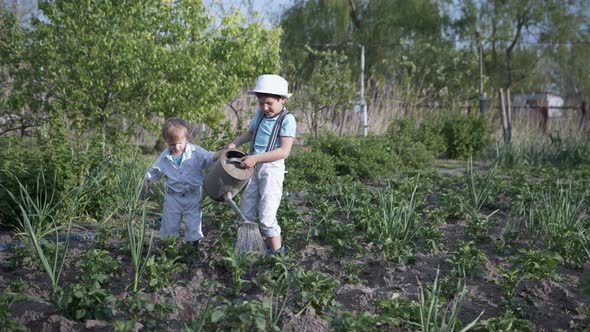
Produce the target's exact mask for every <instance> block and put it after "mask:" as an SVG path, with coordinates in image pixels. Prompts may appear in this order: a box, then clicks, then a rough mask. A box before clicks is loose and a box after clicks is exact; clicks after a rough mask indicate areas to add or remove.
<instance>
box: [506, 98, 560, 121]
mask: <svg viewBox="0 0 590 332" xmlns="http://www.w3.org/2000/svg"><path fill="white" fill-rule="evenodd" d="M541 108H546V109H547V112H548V114H547V116H548V117H550V118H557V117H561V116H563V109H562V108H563V98H561V97H560V96H557V95H554V94H551V93H548V92H541V93H537V92H532V93H514V94H512V112H513V113H519V112H525V111H529V110H540V109H541Z"/></svg>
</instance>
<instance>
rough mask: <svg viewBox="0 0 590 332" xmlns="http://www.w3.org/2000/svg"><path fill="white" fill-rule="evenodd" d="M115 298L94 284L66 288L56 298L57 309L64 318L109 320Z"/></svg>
mask: <svg viewBox="0 0 590 332" xmlns="http://www.w3.org/2000/svg"><path fill="white" fill-rule="evenodd" d="M114 301H115V296H113V295H112V294H111V293H110V292H108V291H106V290H104V289H102V288H100V287H99V286H97V285H96V284H73V285H69V286H66V287H65V288H64V289H63V291H62V292H60V294H59V295H58V298H57V301H56V302H57V307H58V308H59V310H60V311H61V312H63V313H64V314H65V315H66V316H68V317H70V318H72V319H77V320H86V319H98V320H110V319H111V318H112V317H113V315H114V314H115V309H114V308H113V303H114Z"/></svg>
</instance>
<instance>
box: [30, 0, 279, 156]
mask: <svg viewBox="0 0 590 332" xmlns="http://www.w3.org/2000/svg"><path fill="white" fill-rule="evenodd" d="M39 5H40V8H41V10H42V11H43V13H44V15H45V16H46V17H47V20H42V21H40V20H38V21H36V22H34V29H33V31H32V33H31V34H30V40H31V44H30V53H29V54H30V55H31V58H30V59H27V61H28V62H29V63H30V66H29V67H28V68H27V73H28V76H29V77H31V78H32V80H30V82H32V83H34V85H35V88H34V89H31V90H30V91H32V92H34V93H39V92H38V91H43V100H46V101H47V102H48V103H49V105H46V106H45V109H44V110H43V111H45V112H52V111H54V110H55V111H61V112H64V114H65V116H66V118H67V120H68V121H71V123H73V126H74V128H75V129H76V133H77V134H78V136H80V135H82V133H84V132H87V131H89V130H90V131H91V132H93V131H95V132H98V133H100V137H101V141H102V144H103V152H104V147H106V146H107V145H109V144H114V143H116V142H120V141H121V138H122V137H131V136H132V135H133V134H134V132H135V128H136V126H137V125H143V126H147V127H150V126H151V127H154V125H155V123H154V118H155V117H170V116H180V117H184V118H186V119H187V120H189V121H193V122H196V121H198V122H203V123H206V124H209V125H215V124H216V123H219V121H220V120H221V119H222V117H223V113H222V109H221V106H222V105H224V104H225V103H226V102H227V101H228V100H229V99H230V98H231V97H232V96H234V95H236V94H237V93H239V91H240V88H241V86H243V85H244V82H246V81H248V82H250V81H251V80H252V78H253V77H256V75H258V74H259V73H261V72H275V71H277V69H278V66H279V55H278V52H277V51H276V50H277V49H278V47H277V45H278V41H279V37H280V30H278V29H267V28H265V27H264V26H262V25H261V24H258V23H253V24H250V25H245V24H243V23H244V21H243V20H242V19H241V17H240V16H239V14H232V15H230V16H227V17H225V19H224V21H223V25H222V26H221V27H220V28H212V27H211V19H210V17H209V16H207V13H206V11H205V9H204V8H203V6H202V3H201V1H198V0H178V1H160V0H146V1H128V0H122V1H118V0H117V1H115V0H100V1H74V0H55V1H44V2H41V3H40V4H39ZM21 84H25V80H22V81H21ZM38 98H39V95H36V96H33V95H30V96H29V97H28V98H26V99H27V100H28V101H31V100H34V99H38Z"/></svg>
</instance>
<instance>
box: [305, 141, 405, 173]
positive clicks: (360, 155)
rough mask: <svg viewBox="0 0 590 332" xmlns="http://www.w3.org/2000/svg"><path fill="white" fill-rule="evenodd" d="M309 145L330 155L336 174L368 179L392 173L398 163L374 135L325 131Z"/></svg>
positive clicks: (383, 142) (388, 148) (396, 158)
mask: <svg viewBox="0 0 590 332" xmlns="http://www.w3.org/2000/svg"><path fill="white" fill-rule="evenodd" d="M311 147H312V150H318V151H321V152H323V153H325V154H327V155H329V156H330V157H331V158H332V160H333V161H334V168H335V170H336V175H339V176H342V175H350V176H351V177H353V178H355V179H358V180H369V179H375V178H377V177H379V176H388V175H392V174H394V173H395V171H396V170H397V169H398V167H399V166H400V162H399V159H398V157H396V156H395V154H393V153H392V149H391V147H390V146H389V145H388V143H387V142H386V141H385V140H383V139H382V138H380V137H377V136H368V137H361V138H353V137H343V136H337V135H335V134H331V133H324V134H323V135H321V136H320V137H319V138H317V139H315V140H314V141H312V142H311Z"/></svg>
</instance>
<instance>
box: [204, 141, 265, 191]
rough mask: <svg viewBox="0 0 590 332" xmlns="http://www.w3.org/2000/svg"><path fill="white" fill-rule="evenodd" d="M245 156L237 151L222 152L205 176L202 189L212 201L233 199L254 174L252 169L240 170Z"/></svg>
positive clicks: (227, 150)
mask: <svg viewBox="0 0 590 332" xmlns="http://www.w3.org/2000/svg"><path fill="white" fill-rule="evenodd" d="M245 156H246V154H245V153H244V152H242V151H240V150H238V149H226V150H223V151H222V153H221V156H220V157H219V159H217V162H216V163H215V165H213V167H211V169H210V170H209V172H208V173H207V175H206V176H205V182H204V185H203V187H204V189H205V192H206V193H207V195H209V197H211V198H212V199H213V200H216V201H219V202H223V201H225V200H226V197H228V196H229V197H230V198H232V197H235V196H236V195H237V194H238V193H239V192H240V190H242V189H243V188H244V186H246V184H247V183H248V180H249V179H250V177H251V176H252V174H254V168H242V167H240V163H241V161H242V158H243V157H245Z"/></svg>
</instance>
